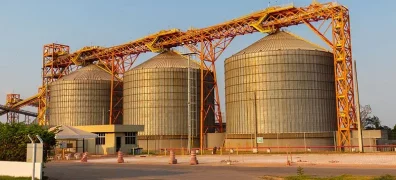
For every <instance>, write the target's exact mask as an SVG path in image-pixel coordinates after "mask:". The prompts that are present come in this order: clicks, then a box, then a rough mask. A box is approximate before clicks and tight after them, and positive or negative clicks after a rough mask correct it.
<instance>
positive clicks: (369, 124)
mask: <svg viewBox="0 0 396 180" xmlns="http://www.w3.org/2000/svg"><path fill="white" fill-rule="evenodd" d="M364 128H365V129H383V127H382V125H381V120H380V119H379V118H378V117H377V116H371V117H368V118H367V119H366V123H365V126H364Z"/></svg>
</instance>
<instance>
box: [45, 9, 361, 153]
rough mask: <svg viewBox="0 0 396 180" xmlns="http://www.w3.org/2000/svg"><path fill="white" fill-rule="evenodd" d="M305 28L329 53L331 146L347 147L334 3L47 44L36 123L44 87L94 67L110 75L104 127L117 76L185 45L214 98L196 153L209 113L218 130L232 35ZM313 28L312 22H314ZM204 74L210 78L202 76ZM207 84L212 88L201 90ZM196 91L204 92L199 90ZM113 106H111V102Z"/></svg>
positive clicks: (343, 14)
mask: <svg viewBox="0 0 396 180" xmlns="http://www.w3.org/2000/svg"><path fill="white" fill-rule="evenodd" d="M329 21H330V23H329V26H327V28H322V26H323V25H324V24H325V23H324V22H329ZM314 22H319V23H320V22H322V23H321V24H320V26H319V27H315V26H314V25H313V24H311V23H314ZM300 24H305V25H307V26H308V27H309V28H310V29H312V30H313V32H314V33H315V34H316V35H318V36H319V37H320V38H321V39H322V40H323V41H324V42H325V43H326V44H328V45H329V46H330V47H331V48H332V49H333V53H334V65H335V70H334V72H335V82H336V102H337V124H338V136H337V137H338V140H337V145H338V146H339V147H340V148H341V147H348V146H350V145H351V135H350V131H351V129H353V128H355V127H356V117H355V105H354V104H355V103H354V90H353V88H354V85H353V76H352V49H351V35H350V19H349V10H348V9H347V8H346V7H344V6H342V5H340V4H338V3H336V2H330V3H323V4H320V3H317V2H315V1H314V2H313V3H312V4H311V5H309V6H306V7H295V6H294V5H293V4H290V5H286V6H277V7H269V8H267V9H264V10H261V11H258V12H254V13H252V14H249V15H246V16H243V17H240V18H237V19H233V20H230V21H227V22H224V23H220V24H217V25H214V26H210V27H206V28H201V29H190V30H187V31H181V30H179V29H171V30H163V31H159V32H158V33H155V34H152V35H149V36H146V37H143V38H141V39H138V40H135V41H131V42H128V43H125V44H121V45H117V46H113V47H109V48H102V47H96V46H94V47H92V46H90V47H84V48H82V49H80V50H78V51H76V52H74V53H70V52H69V47H68V46H66V45H61V44H50V45H45V46H44V52H43V84H42V87H41V91H40V92H44V93H41V95H40V97H39V99H40V101H39V104H40V105H39V113H38V120H39V123H40V124H43V125H44V124H46V122H47V121H48V120H47V119H46V116H45V112H46V108H48V103H47V102H48V99H49V97H48V90H46V87H47V85H48V84H49V83H51V82H53V81H55V80H56V79H59V78H60V77H62V76H64V75H67V74H69V73H70V72H72V71H74V70H76V69H78V68H79V67H81V66H84V65H85V64H89V63H93V62H95V63H96V64H97V65H98V66H100V67H101V68H103V69H104V70H106V71H107V72H109V73H111V74H112V75H113V80H112V83H111V85H112V89H113V91H112V98H111V100H110V102H109V103H111V104H110V105H111V109H110V114H111V115H110V123H116V122H115V119H116V117H117V116H119V115H122V110H121V109H116V108H115V107H116V105H117V104H118V103H121V102H122V101H121V99H117V100H114V99H113V97H116V96H115V94H117V93H119V92H116V91H115V89H117V87H119V86H122V83H120V82H122V79H123V74H124V73H125V72H126V71H127V70H129V69H130V68H131V67H132V65H133V63H134V62H135V60H136V58H137V57H138V56H139V54H141V53H145V52H161V51H162V50H164V49H170V48H174V47H178V46H185V47H187V48H188V49H189V50H190V51H192V52H194V53H198V54H199V57H200V60H201V80H202V82H201V88H205V87H213V88H212V89H211V90H210V91H208V92H213V91H214V93H215V101H214V103H212V104H210V103H207V102H205V99H206V98H207V96H208V94H203V93H201V97H200V98H201V111H200V114H201V116H200V117H201V119H200V123H201V129H200V131H201V148H202V146H203V143H202V139H203V134H204V132H205V128H207V127H203V124H204V121H205V119H206V114H208V112H209V111H214V112H215V115H216V122H218V125H219V126H218V131H220V132H222V131H223V129H222V127H223V126H222V117H221V113H220V112H221V111H220V100H219V94H218V86H217V79H216V67H215V61H216V60H217V59H218V57H219V56H220V55H221V54H222V52H223V51H224V50H225V49H226V48H227V46H228V45H229V44H230V42H231V41H232V40H233V39H234V37H236V36H241V35H245V34H250V33H255V32H261V33H271V32H274V31H276V30H278V29H280V28H282V27H289V26H294V25H300ZM316 24H318V23H316ZM330 28H331V29H332V39H331V40H330V39H328V38H327V37H326V32H327V31H328V30H329V29H330ZM204 70H210V71H211V72H212V73H207V74H204V73H203V72H204ZM206 76H212V77H213V79H214V80H213V81H210V82H207V81H205V77H206ZM208 84H211V85H213V86H207V85H208ZM201 92H204V91H203V89H201ZM114 102H116V103H114Z"/></svg>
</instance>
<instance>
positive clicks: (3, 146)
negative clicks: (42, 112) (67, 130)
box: [0, 123, 56, 162]
mask: <svg viewBox="0 0 396 180" xmlns="http://www.w3.org/2000/svg"><path fill="white" fill-rule="evenodd" d="M28 134H30V135H31V137H32V138H34V139H35V138H36V137H35V135H39V136H40V137H41V138H42V139H43V141H44V142H43V143H44V155H43V158H44V162H46V161H47V152H48V151H49V150H50V149H51V148H52V147H53V146H54V145H55V144H56V140H55V134H54V133H53V132H49V131H48V129H47V128H45V127H42V126H38V125H27V124H23V123H11V124H9V123H6V124H3V123H0V160H3V161H26V147H27V143H30V140H29V138H28V137H27V135H28ZM35 140H36V142H39V141H38V140H37V139H35Z"/></svg>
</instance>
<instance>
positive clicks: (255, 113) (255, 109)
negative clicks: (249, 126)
mask: <svg viewBox="0 0 396 180" xmlns="http://www.w3.org/2000/svg"><path fill="white" fill-rule="evenodd" d="M256 101H257V96H256V91H254V102H253V106H254V124H255V128H254V141H255V143H254V144H255V147H256V148H257V103H256Z"/></svg>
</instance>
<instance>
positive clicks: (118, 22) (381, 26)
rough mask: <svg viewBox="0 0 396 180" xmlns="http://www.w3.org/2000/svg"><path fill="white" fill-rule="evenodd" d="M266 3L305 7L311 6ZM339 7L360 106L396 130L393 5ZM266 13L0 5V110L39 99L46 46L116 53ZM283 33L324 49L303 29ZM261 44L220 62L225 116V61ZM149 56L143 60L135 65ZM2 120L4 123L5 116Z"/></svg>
mask: <svg viewBox="0 0 396 180" xmlns="http://www.w3.org/2000/svg"><path fill="white" fill-rule="evenodd" d="M165 2H166V3H165ZM271 2H272V3H273V4H275V3H276V4H281V3H288V2H294V3H295V4H296V5H298V6H303V5H308V4H309V3H311V0H294V1H291V0H277V1H275V0H272V1H271ZM320 2H323V1H320ZM338 2H340V3H342V4H343V5H346V6H347V7H348V8H349V9H350V14H351V27H352V28H351V29H352V48H353V58H354V59H356V60H357V63H358V71H359V85H360V87H359V88H360V99H361V103H362V104H370V105H371V107H372V109H373V114H375V115H377V116H379V118H380V119H381V120H382V121H383V124H385V125H388V126H393V125H394V124H395V123H396V118H395V117H394V115H395V110H394V109H395V107H396V83H395V78H396V71H395V70H394V69H395V68H396V61H395V53H394V52H395V51H396V48H395V45H394V44H395V42H396V36H394V32H395V30H396V20H394V19H395V17H396V11H394V7H395V6H396V1H392V0H381V1H348V0H339V1H338ZM267 6H268V0H247V1H241V0H235V1H225V0H218V1H213V0H200V1H186V0H171V1H158V0H157V1H155V0H145V1H134V0H114V1H105V0H84V1H80V0H68V1H53V0H51V1H50V0H37V1H29V0H0V61H1V63H0V78H1V85H0V104H4V102H5V95H6V94H7V93H10V92H14V93H20V94H21V95H22V97H24V98H26V97H28V96H30V95H33V94H34V93H36V92H37V88H38V86H39V85H40V84H41V74H40V73H41V65H42V64H41V61H42V46H43V44H47V43H52V42H57V43H62V44H67V45H69V46H70V47H71V49H72V50H73V51H74V50H77V49H79V48H81V47H83V46H87V45H99V46H113V45H117V44H120V43H124V42H127V41H131V40H134V39H138V38H140V37H142V36H145V35H148V34H150V33H154V32H157V31H159V30H162V29H170V28H179V29H182V30H186V29H188V28H189V27H191V26H193V27H196V28H199V27H206V26H209V25H214V24H216V23H220V22H223V21H226V20H230V19H233V18H236V17H239V16H242V15H245V14H248V13H251V12H253V11H256V10H260V9H264V8H266V7H267ZM288 30H290V31H291V32H293V33H295V34H298V35H299V36H301V37H304V38H306V39H309V40H311V41H313V42H315V43H317V44H320V45H322V46H324V47H327V46H326V45H325V44H324V43H323V42H322V41H321V40H320V39H319V38H317V37H316V36H315V34H314V33H313V32H311V31H310V30H309V29H307V28H306V27H305V26H298V27H297V26H296V27H291V28H288ZM261 37H263V35H262V34H259V33H255V34H252V35H246V36H240V37H237V38H236V39H235V40H234V41H233V42H232V44H231V45H230V46H229V48H228V49H227V50H226V51H225V52H224V54H223V55H222V56H221V57H220V59H219V60H218V61H217V64H216V65H217V69H218V74H219V86H220V94H221V101H222V105H223V108H224V63H223V62H224V59H225V58H226V57H229V56H231V55H232V54H233V53H236V52H238V51H239V50H241V49H242V48H244V47H246V46H248V45H249V44H251V43H253V42H254V41H256V40H258V39H260V38H261ZM154 55H155V54H153V53H147V54H144V55H142V56H140V57H139V59H138V61H137V62H136V64H135V65H137V64H140V63H141V62H143V61H144V60H145V59H148V58H150V57H152V56H154ZM29 109H30V108H29ZM32 110H35V109H32ZM0 120H5V116H2V117H0Z"/></svg>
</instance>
